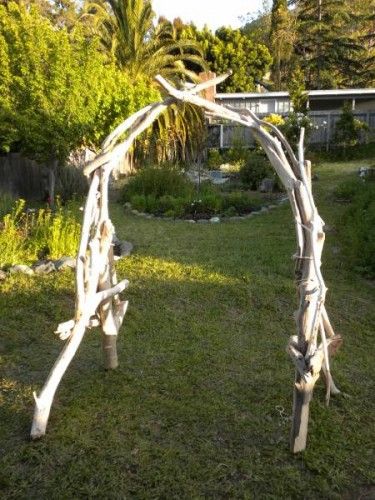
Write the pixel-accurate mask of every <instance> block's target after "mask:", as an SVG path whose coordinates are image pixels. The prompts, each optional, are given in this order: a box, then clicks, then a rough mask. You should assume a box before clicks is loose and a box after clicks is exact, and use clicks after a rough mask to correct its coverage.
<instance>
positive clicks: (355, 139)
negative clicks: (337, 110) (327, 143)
mask: <svg viewBox="0 0 375 500" xmlns="http://www.w3.org/2000/svg"><path fill="white" fill-rule="evenodd" d="M367 129H368V127H367V124H366V123H364V122H362V121H361V120H358V119H357V118H355V117H354V115H353V111H352V109H351V106H350V103H346V104H345V105H344V107H343V109H342V112H341V115H340V118H339V119H338V121H337V122H336V130H335V137H334V145H335V149H336V150H338V151H339V152H340V153H341V156H342V157H345V156H346V153H347V148H350V147H353V146H356V145H358V144H359V142H360V139H361V135H362V134H363V132H365V131H366V130H367Z"/></svg>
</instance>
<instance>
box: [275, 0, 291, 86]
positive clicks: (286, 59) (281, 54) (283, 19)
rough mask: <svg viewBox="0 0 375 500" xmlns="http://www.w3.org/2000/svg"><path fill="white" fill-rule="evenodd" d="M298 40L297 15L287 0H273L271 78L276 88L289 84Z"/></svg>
mask: <svg viewBox="0 0 375 500" xmlns="http://www.w3.org/2000/svg"><path fill="white" fill-rule="evenodd" d="M295 40H296V23H295V16H294V15H293V14H291V13H290V12H289V10H288V2H287V0H273V5H272V12H271V30H270V43H269V47H270V50H271V54H272V57H273V64H272V72H271V78H272V81H273V83H274V87H275V90H281V89H284V88H286V86H287V80H288V79H287V78H286V75H287V73H288V71H289V70H290V61H291V58H292V55H293V45H294V43H295Z"/></svg>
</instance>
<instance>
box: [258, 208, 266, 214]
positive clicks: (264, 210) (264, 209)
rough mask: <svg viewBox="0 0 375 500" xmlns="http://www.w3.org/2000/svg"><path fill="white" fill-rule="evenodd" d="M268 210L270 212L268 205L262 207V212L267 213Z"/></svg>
mask: <svg viewBox="0 0 375 500" xmlns="http://www.w3.org/2000/svg"><path fill="white" fill-rule="evenodd" d="M266 212H268V207H262V208H261V209H260V213H263V214H264V213H266Z"/></svg>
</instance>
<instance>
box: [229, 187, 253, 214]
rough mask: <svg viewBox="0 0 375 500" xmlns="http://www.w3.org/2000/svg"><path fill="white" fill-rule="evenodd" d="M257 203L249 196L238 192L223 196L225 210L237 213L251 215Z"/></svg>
mask: <svg viewBox="0 0 375 500" xmlns="http://www.w3.org/2000/svg"><path fill="white" fill-rule="evenodd" d="M255 207H256V203H255V202H254V198H252V197H251V196H250V195H249V194H247V193H244V192H241V191H238V192H234V193H228V194H225V195H224V196H223V209H224V210H230V209H233V208H234V209H235V211H236V212H237V213H249V212H252V211H253V210H254V208H255Z"/></svg>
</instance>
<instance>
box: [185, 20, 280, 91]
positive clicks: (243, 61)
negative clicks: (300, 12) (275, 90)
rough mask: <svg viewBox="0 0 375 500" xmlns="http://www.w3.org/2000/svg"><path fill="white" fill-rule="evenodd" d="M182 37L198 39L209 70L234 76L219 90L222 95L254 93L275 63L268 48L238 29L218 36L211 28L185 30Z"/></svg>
mask: <svg viewBox="0 0 375 500" xmlns="http://www.w3.org/2000/svg"><path fill="white" fill-rule="evenodd" d="M181 37H183V38H189V39H191V38H193V37H194V38H195V39H196V40H197V41H198V42H199V43H200V45H201V47H202V48H203V53H204V57H205V59H206V61H207V62H208V63H209V66H210V69H211V70H212V71H215V72H216V73H217V74H223V73H226V72H228V71H229V70H231V71H232V72H233V74H232V76H231V77H230V78H228V79H227V80H226V81H225V82H223V83H221V84H220V85H219V86H218V89H219V91H220V92H251V91H253V90H255V87H256V81H258V80H262V78H263V77H264V75H265V74H266V73H267V71H268V70H269V67H270V65H271V62H272V58H271V55H270V53H269V50H268V49H267V47H266V46H265V45H263V44H260V43H256V42H254V41H253V40H252V39H251V38H250V37H249V36H247V35H246V34H244V33H243V32H241V30H239V29H232V28H229V27H225V28H224V27H223V28H219V29H218V30H216V32H215V34H214V33H212V32H211V31H210V30H209V29H208V28H204V29H203V30H198V29H197V28H196V27H195V26H194V25H188V26H185V27H184V29H183V31H182V34H181Z"/></svg>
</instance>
